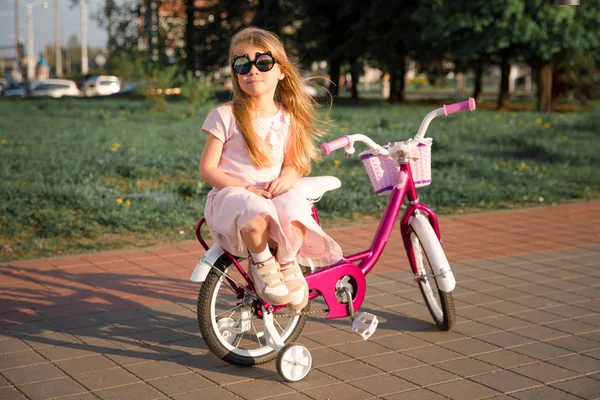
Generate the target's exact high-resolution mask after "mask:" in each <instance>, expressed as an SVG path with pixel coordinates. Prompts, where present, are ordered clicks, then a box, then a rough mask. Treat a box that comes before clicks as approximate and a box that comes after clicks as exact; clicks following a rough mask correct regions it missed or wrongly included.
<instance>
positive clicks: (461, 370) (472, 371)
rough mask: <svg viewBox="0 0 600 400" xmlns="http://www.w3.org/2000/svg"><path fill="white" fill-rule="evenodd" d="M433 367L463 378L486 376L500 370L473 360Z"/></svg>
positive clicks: (468, 359) (444, 363)
mask: <svg viewBox="0 0 600 400" xmlns="http://www.w3.org/2000/svg"><path fill="white" fill-rule="evenodd" d="M435 366H436V367H438V368H441V369H443V370H445V371H448V372H451V373H453V374H456V375H458V376H462V377H463V378H467V377H470V376H474V375H482V374H487V373H490V372H493V371H497V370H499V369H500V368H499V367H497V366H494V365H492V364H488V363H485V362H483V361H479V360H476V359H473V358H461V359H458V360H453V361H446V362H443V363H439V364H436V365H435Z"/></svg>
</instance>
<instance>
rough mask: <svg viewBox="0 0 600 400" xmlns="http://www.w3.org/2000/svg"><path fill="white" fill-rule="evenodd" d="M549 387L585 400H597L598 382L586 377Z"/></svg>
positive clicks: (599, 386) (599, 384)
mask: <svg viewBox="0 0 600 400" xmlns="http://www.w3.org/2000/svg"><path fill="white" fill-rule="evenodd" d="M551 386H552V387H555V388H557V389H560V390H562V391H565V392H567V393H570V394H573V395H575V396H579V397H582V398H584V399H587V400H592V399H597V398H598V395H599V393H600V381H597V380H595V379H591V378H588V377H581V378H575V379H571V380H568V381H563V382H557V383H553V384H552V385H551Z"/></svg>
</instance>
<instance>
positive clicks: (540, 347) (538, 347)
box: [511, 343, 572, 360]
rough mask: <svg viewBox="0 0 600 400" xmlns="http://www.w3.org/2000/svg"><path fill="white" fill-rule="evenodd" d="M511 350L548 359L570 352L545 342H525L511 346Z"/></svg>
mask: <svg viewBox="0 0 600 400" xmlns="http://www.w3.org/2000/svg"><path fill="white" fill-rule="evenodd" d="M511 350H512V351H514V352H516V353H520V354H524V355H526V356H530V357H533V358H537V359H538V360H549V359H551V358H556V357H560V356H566V355H569V354H572V352H570V351H569V350H565V349H562V348H560V347H556V346H552V345H549V344H546V343H532V344H525V345H523V346H518V347H513V348H512V349H511Z"/></svg>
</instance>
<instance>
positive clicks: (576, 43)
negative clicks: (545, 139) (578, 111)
mask: <svg viewBox="0 0 600 400" xmlns="http://www.w3.org/2000/svg"><path fill="white" fill-rule="evenodd" d="M524 19H525V20H526V21H527V23H528V26H529V29H530V30H531V31H532V35H531V36H530V40H529V42H528V43H527V44H528V47H527V52H528V57H529V63H530V65H531V66H532V67H533V68H535V69H536V72H537V73H536V77H537V83H538V93H537V108H538V110H539V111H548V112H549V111H551V110H552V109H553V107H554V106H555V105H556V100H557V96H558V93H559V91H558V90H557V86H558V85H557V83H558V82H557V80H556V79H554V78H555V77H557V75H558V74H557V68H560V67H565V66H569V65H570V66H574V64H575V62H576V60H578V59H579V58H580V57H581V56H583V55H586V54H589V55H591V57H592V59H595V60H596V61H597V60H598V57H599V56H598V53H599V50H600V30H599V29H598V21H599V20H600V0H586V1H585V2H581V5H580V6H577V7H569V6H558V5H555V3H554V1H550V0H528V1H527V2H525V11H524ZM553 81H554V90H553Z"/></svg>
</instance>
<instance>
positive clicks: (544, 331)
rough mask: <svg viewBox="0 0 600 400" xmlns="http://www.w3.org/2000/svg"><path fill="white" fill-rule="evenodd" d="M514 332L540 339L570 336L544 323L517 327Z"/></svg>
mask: <svg viewBox="0 0 600 400" xmlns="http://www.w3.org/2000/svg"><path fill="white" fill-rule="evenodd" d="M512 332H514V333H516V334H519V335H521V336H524V337H527V338H530V339H535V340H538V341H544V340H548V339H555V338H560V337H566V336H569V334H567V333H565V332H562V331H559V330H556V329H552V328H548V327H545V326H542V325H533V326H527V327H525V328H519V329H515V330H513V331H512Z"/></svg>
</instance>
